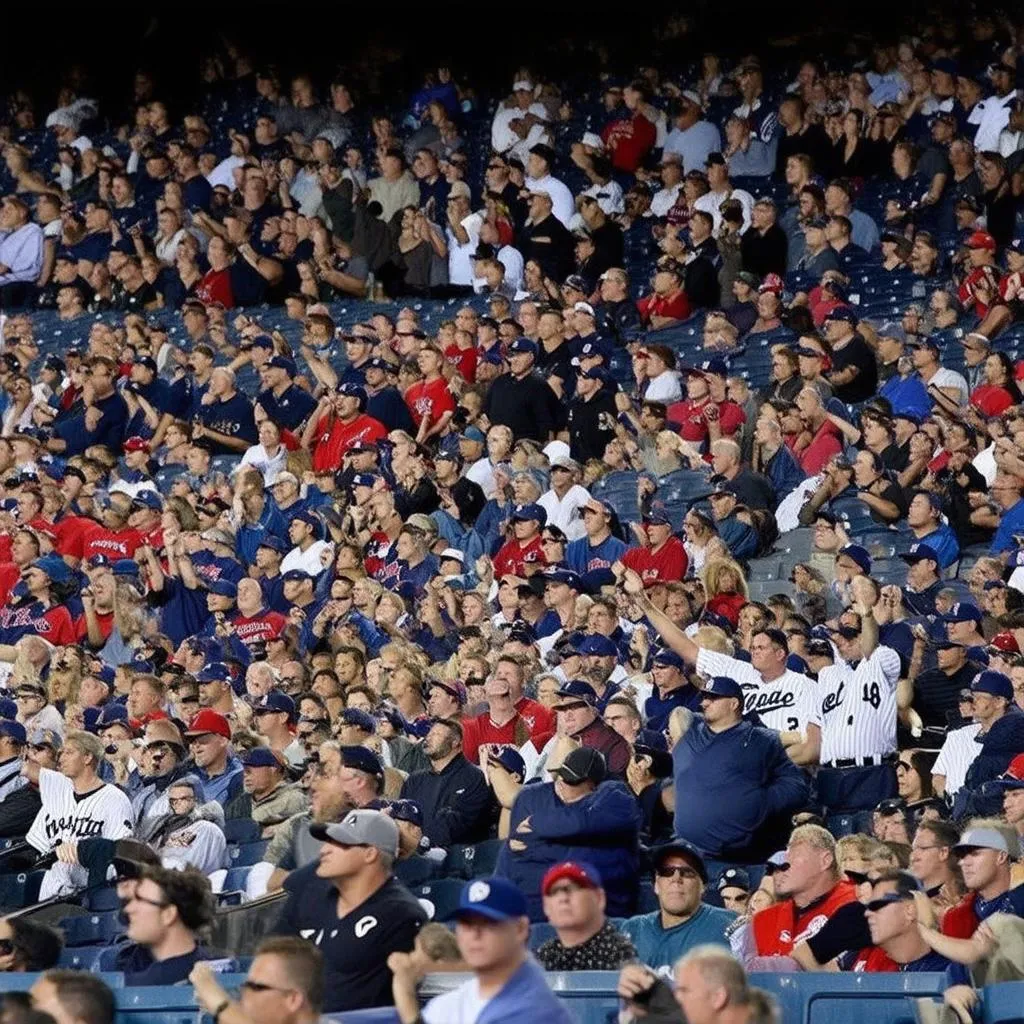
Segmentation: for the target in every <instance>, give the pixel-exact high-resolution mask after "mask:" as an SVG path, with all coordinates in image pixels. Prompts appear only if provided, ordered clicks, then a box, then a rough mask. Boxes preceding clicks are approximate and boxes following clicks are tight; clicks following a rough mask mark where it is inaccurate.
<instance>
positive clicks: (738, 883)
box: [717, 868, 750, 892]
mask: <svg viewBox="0 0 1024 1024" xmlns="http://www.w3.org/2000/svg"><path fill="white" fill-rule="evenodd" d="M717 889H718V891H719V892H721V891H722V890H723V889H740V890H742V891H743V892H750V875H748V874H747V872H746V871H744V870H743V868H726V869H725V870H724V871H723V872H722V873H721V874H720V875H719V876H718V885H717Z"/></svg>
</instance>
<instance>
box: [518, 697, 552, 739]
mask: <svg viewBox="0 0 1024 1024" xmlns="http://www.w3.org/2000/svg"><path fill="white" fill-rule="evenodd" d="M516 712H517V713H518V715H519V717H520V718H521V719H522V720H523V721H524V722H526V724H527V725H528V726H529V727H530V728H531V729H533V730H535V731H538V732H547V733H551V734H552V735H553V734H554V732H555V713H554V711H552V710H551V708H546V707H544V705H543V704H541V703H540V702H539V701H536V700H533V699H532V698H530V697H520V698H519V700H517V701H516ZM538 749H539V748H538Z"/></svg>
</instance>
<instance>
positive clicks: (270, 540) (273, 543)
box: [256, 533, 292, 555]
mask: <svg viewBox="0 0 1024 1024" xmlns="http://www.w3.org/2000/svg"><path fill="white" fill-rule="evenodd" d="M256 547H258V548H270V550H271V551H276V552H277V553H278V554H281V555H285V554H287V553H288V552H289V551H291V549H292V547H291V545H290V544H289V543H288V542H287V541H284V540H281V538H280V537H275V536H274V535H273V534H272V533H267V534H264V536H262V537H261V538H260V542H259V544H257V545H256Z"/></svg>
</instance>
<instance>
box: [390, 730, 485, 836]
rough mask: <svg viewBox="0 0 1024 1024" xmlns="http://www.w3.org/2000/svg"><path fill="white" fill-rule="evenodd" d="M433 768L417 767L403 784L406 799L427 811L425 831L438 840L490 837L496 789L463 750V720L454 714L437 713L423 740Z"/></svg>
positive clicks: (425, 813) (404, 798) (424, 748)
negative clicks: (448, 715)
mask: <svg viewBox="0 0 1024 1024" xmlns="http://www.w3.org/2000/svg"><path fill="white" fill-rule="evenodd" d="M423 751H424V753H425V754H426V755H427V757H428V758H430V771H425V772H413V773H412V775H410V776H409V777H408V778H407V779H406V780H405V782H404V783H403V785H402V799H403V800H412V801H414V802H415V803H417V804H418V805H419V806H420V808H421V809H422V811H423V822H424V825H423V831H424V834H425V835H426V836H427V838H429V839H430V842H431V845H432V846H437V847H441V848H442V849H447V848H448V847H450V846H452V845H453V844H454V843H475V842H479V841H481V840H483V839H486V838H487V835H488V832H489V828H490V820H491V817H492V815H491V814H490V808H491V791H490V789H489V788H488V786H487V779H486V777H485V776H484V773H483V772H482V771H481V770H480V769H479V768H477V766H476V765H474V764H470V763H469V761H467V760H466V758H465V756H464V755H463V753H462V726H461V725H460V724H459V723H458V722H456V721H455V720H454V719H451V718H435V719H434V720H433V724H432V725H431V727H430V731H429V732H428V733H427V736H426V739H424V741H423Z"/></svg>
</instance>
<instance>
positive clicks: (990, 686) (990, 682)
mask: <svg viewBox="0 0 1024 1024" xmlns="http://www.w3.org/2000/svg"><path fill="white" fill-rule="evenodd" d="M971 693H987V694H990V695H991V696H993V697H1005V698H1006V700H1009V701H1012V700H1013V683H1012V682H1011V681H1010V677H1009V676H1004V675H1003V673H1002V672H994V671H992V670H991V669H988V670H986V671H985V672H979V673H978V674H977V675H976V676H975V677H974V682H972V683H971Z"/></svg>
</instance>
